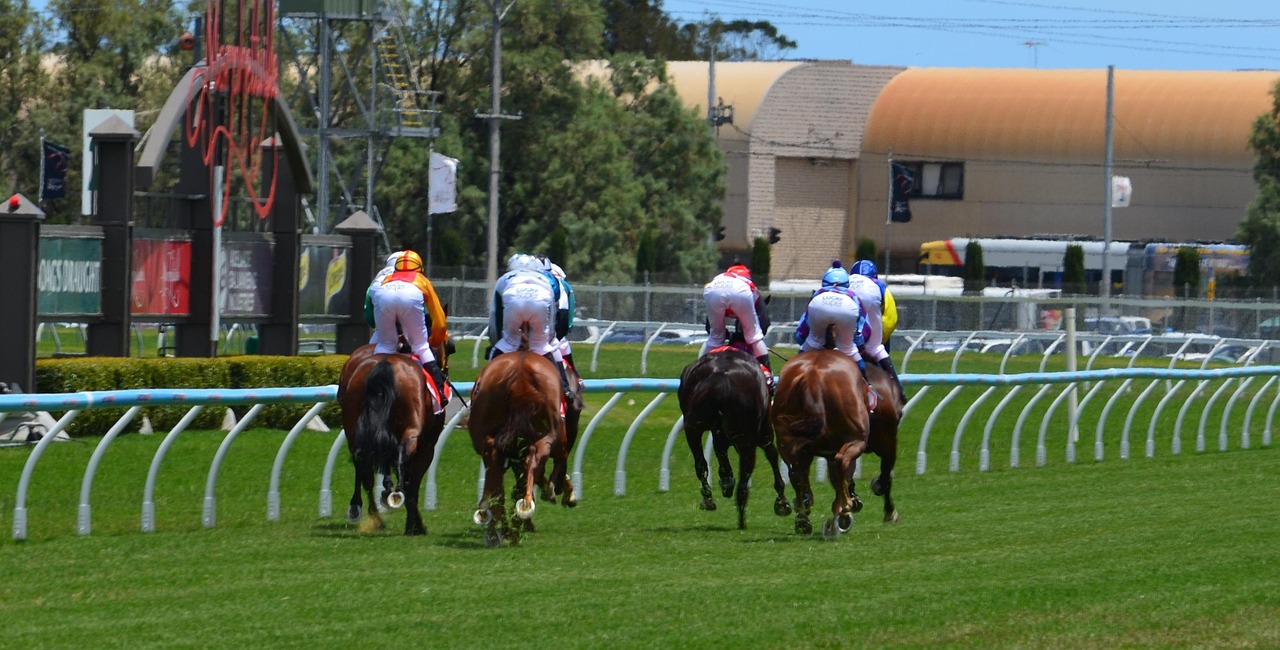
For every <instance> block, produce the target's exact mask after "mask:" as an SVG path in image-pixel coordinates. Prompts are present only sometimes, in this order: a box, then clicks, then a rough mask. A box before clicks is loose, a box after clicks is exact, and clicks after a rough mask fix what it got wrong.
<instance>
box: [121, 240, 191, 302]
mask: <svg viewBox="0 0 1280 650" xmlns="http://www.w3.org/2000/svg"><path fill="white" fill-rule="evenodd" d="M129 306H130V312H131V313H133V314H138V315H174V316H186V315H188V314H190V313H191V242H189V241H172V240H166V239H135V240H133V287H132V290H131V295H130V305H129Z"/></svg>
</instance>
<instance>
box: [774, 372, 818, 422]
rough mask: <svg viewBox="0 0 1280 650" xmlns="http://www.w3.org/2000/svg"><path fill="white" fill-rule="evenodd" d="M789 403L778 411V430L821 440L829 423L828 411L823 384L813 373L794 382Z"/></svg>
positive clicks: (806, 374) (789, 393) (804, 374)
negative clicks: (823, 394)
mask: <svg viewBox="0 0 1280 650" xmlns="http://www.w3.org/2000/svg"><path fill="white" fill-rule="evenodd" d="M791 385H792V388H791V390H790V391H788V395H787V402H786V404H785V405H784V408H783V409H778V405H776V404H775V405H774V408H775V410H778V412H779V413H778V416H777V423H776V424H777V427H776V428H777V429H778V430H779V432H781V431H787V432H789V433H790V434H791V435H793V436H802V437H805V438H819V437H821V436H822V432H823V429H824V428H826V423H827V409H826V404H825V402H824V400H823V396H822V382H821V380H820V378H819V377H817V376H815V374H814V373H813V372H807V373H802V374H801V375H800V376H799V377H796V379H795V381H794V382H792V384H791Z"/></svg>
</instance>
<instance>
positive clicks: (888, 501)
mask: <svg viewBox="0 0 1280 650" xmlns="http://www.w3.org/2000/svg"><path fill="white" fill-rule="evenodd" d="M867 378H868V379H870V380H871V387H872V388H874V389H875V391H876V394H877V395H879V398H880V399H879V400H878V401H877V403H876V407H875V409H874V410H873V411H871V434H870V436H869V437H868V438H867V451H868V452H871V453H873V454H875V455H877V456H879V457H880V475H879V476H877V477H875V478H874V479H872V480H871V493H872V494H875V495H878V496H882V497H884V522H885V523H887V524H896V523H898V509H897V507H896V506H894V504H893V467H894V465H895V464H896V463H897V462H898V425H899V424H900V423H901V422H902V411H903V409H904V408H905V406H904V404H903V403H902V393H900V392H899V391H898V384H897V382H895V381H893V377H892V376H890V375H889V372H888V371H887V370H885V369H883V368H881V367H880V366H877V365H876V364H874V363H868V364H867ZM864 464H865V463H864ZM849 491H850V492H851V493H852V492H853V482H852V481H850V482H849ZM853 500H854V512H857V511H858V510H861V509H862V500H861V499H860V498H859V497H858V495H857V493H853Z"/></svg>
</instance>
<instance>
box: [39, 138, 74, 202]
mask: <svg viewBox="0 0 1280 650" xmlns="http://www.w3.org/2000/svg"><path fill="white" fill-rule="evenodd" d="M40 150H41V151H40V160H41V161H42V164H41V167H40V200H41V201H44V200H45V199H61V198H63V197H65V196H66V195H67V168H68V167H69V166H70V164H71V150H70V149H68V148H66V147H64V146H62V145H60V144H54V143H52V142H49V141H47V140H41V141H40Z"/></svg>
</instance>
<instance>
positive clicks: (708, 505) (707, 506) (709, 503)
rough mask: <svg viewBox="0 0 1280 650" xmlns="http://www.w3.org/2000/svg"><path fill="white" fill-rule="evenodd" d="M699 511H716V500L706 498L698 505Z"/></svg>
mask: <svg viewBox="0 0 1280 650" xmlns="http://www.w3.org/2000/svg"><path fill="white" fill-rule="evenodd" d="M698 509H699V510H715V509H716V500H715V499H712V498H710V497H707V498H705V499H703V500H702V503H699V504H698Z"/></svg>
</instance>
